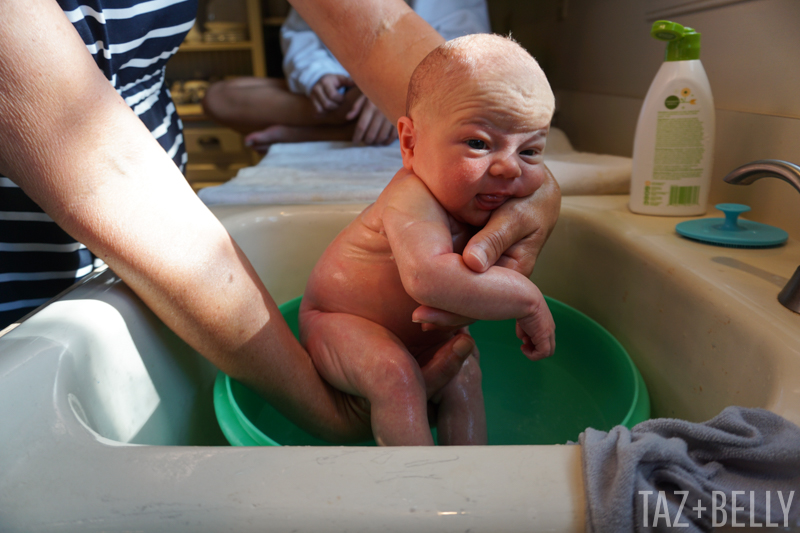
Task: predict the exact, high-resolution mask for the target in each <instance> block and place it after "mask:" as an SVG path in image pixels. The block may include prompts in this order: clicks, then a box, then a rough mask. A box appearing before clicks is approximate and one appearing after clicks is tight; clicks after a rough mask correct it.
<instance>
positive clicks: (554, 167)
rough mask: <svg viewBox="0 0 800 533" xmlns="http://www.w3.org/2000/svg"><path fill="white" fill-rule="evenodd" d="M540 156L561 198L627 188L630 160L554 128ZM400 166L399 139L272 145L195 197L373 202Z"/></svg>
mask: <svg viewBox="0 0 800 533" xmlns="http://www.w3.org/2000/svg"><path fill="white" fill-rule="evenodd" d="M544 160H545V163H546V164H547V167H548V168H549V169H550V171H551V172H552V173H553V175H554V176H555V178H556V181H558V184H559V185H560V186H561V194H562V195H564V196H570V195H571V196H575V195H587V194H591V195H597V194H625V193H627V192H628V186H629V182H630V178H631V159H630V158H628V157H620V156H614V155H603V154H590V153H585V152H577V151H575V149H574V148H573V147H572V145H571V144H570V142H569V140H568V139H567V136H566V135H565V134H564V132H562V131H561V130H559V129H557V128H552V129H551V131H550V134H549V135H548V138H547V149H546V151H545V157H544ZM402 165H403V161H402V158H401V157H400V148H399V145H398V144H397V142H395V143H394V144H392V145H390V146H361V145H355V144H353V143H350V142H339V141H336V142H334V141H329V142H328V141H326V142H309V143H286V144H275V145H273V146H272V147H271V148H270V150H269V153H268V154H267V155H266V156H265V157H264V159H262V160H261V162H259V163H258V165H256V166H253V167H248V168H243V169H241V170H240V171H239V173H238V174H237V175H236V177H235V178H233V179H232V180H231V181H229V182H227V183H225V184H223V185H220V186H217V187H207V188H205V189H202V190H201V191H200V192H199V196H200V198H201V199H202V200H203V202H205V203H206V204H207V205H219V204H314V203H364V202H372V201H374V200H375V199H376V198H377V197H378V195H379V194H380V193H381V191H382V190H383V188H384V187H385V186H386V184H387V183H389V180H391V179H392V176H394V175H395V173H396V172H397V171H398V170H399V169H400V167H401V166H402Z"/></svg>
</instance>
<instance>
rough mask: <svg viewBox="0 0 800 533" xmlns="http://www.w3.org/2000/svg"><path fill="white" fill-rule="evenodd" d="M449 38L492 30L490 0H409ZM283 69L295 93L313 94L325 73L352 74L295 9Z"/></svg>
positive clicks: (284, 39)
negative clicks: (488, 5)
mask: <svg viewBox="0 0 800 533" xmlns="http://www.w3.org/2000/svg"><path fill="white" fill-rule="evenodd" d="M406 2H407V3H408V5H409V6H410V7H411V8H412V9H413V10H414V11H415V12H416V13H417V14H418V15H419V16H420V17H422V18H423V19H424V20H425V21H426V22H427V23H428V24H430V25H431V26H433V29H435V30H436V31H437V32H439V34H440V35H441V36H442V37H444V39H445V40H447V41H449V40H450V39H455V38H456V37H461V36H462V35H470V34H473V33H489V32H490V31H491V27H490V25H489V12H488V8H487V7H486V0H406ZM281 49H282V50H283V73H284V75H285V76H286V81H287V82H288V84H289V89H290V90H291V91H292V92H293V93H298V94H305V95H307V96H308V95H310V94H311V89H312V88H313V87H314V85H316V83H317V82H318V81H319V80H320V78H322V76H324V75H325V74H341V75H344V76H349V74H348V73H347V71H346V70H345V69H344V67H342V65H341V64H340V63H339V62H338V61H337V60H336V58H335V57H333V54H332V53H331V52H330V50H328V48H327V47H326V46H325V45H324V44H323V43H322V41H320V39H319V37H317V35H316V34H315V33H314V32H313V31H312V30H311V28H310V27H309V26H308V24H306V22H305V21H304V20H303V19H302V18H301V17H300V15H298V14H297V11H295V10H294V9H292V10H291V11H290V12H289V16H288V17H287V18H286V22H284V23H283V26H281Z"/></svg>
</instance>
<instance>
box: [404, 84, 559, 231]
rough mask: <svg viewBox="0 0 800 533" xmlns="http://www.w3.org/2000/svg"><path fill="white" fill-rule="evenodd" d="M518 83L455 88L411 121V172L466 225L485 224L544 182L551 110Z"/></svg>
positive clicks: (459, 86) (457, 85)
mask: <svg viewBox="0 0 800 533" xmlns="http://www.w3.org/2000/svg"><path fill="white" fill-rule="evenodd" d="M520 81H521V80H502V79H495V80H492V79H489V80H465V81H463V82H459V83H455V84H454V85H455V88H454V90H452V91H449V92H448V93H447V96H446V97H445V98H444V100H443V101H440V102H437V103H436V105H435V106H433V105H427V104H423V105H422V106H421V108H422V109H421V110H420V113H419V114H418V117H419V118H418V119H415V121H414V125H415V129H416V130H417V139H416V146H415V150H414V163H413V170H414V172H415V173H416V174H417V175H418V176H419V177H420V179H422V181H423V182H425V184H426V185H427V187H428V188H429V189H430V190H431V192H432V193H433V195H434V196H435V197H436V199H437V200H438V201H439V203H440V204H442V206H443V207H444V208H445V209H446V210H447V211H448V212H449V213H450V214H451V215H453V216H454V217H455V218H456V219H457V220H459V221H461V222H465V223H467V224H471V225H474V226H483V225H485V224H486V222H487V221H488V220H489V217H490V216H491V213H492V211H494V210H495V209H497V208H498V207H500V206H501V205H503V204H504V203H505V202H506V201H507V200H509V199H510V198H519V197H523V196H529V195H531V194H533V192H534V191H536V189H538V188H539V187H540V186H541V185H542V183H543V181H544V179H545V168H544V163H543V153H544V148H545V141H546V137H547V132H548V131H549V128H550V118H551V116H552V106H550V105H547V102H542V101H540V100H539V99H537V98H535V97H534V96H533V95H532V94H531V92H530V91H527V90H526V89H524V87H525V85H524V84H520V83H516V82H520ZM524 92H527V94H523V93H524ZM425 106H427V107H425Z"/></svg>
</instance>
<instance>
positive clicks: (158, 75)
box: [0, 0, 198, 329]
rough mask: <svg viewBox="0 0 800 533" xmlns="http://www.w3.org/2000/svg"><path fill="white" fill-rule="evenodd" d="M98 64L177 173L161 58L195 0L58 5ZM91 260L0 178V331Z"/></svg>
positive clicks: (67, 1)
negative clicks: (167, 156)
mask: <svg viewBox="0 0 800 533" xmlns="http://www.w3.org/2000/svg"><path fill="white" fill-rule="evenodd" d="M57 1H58V4H59V5H60V6H61V8H62V9H63V11H64V14H65V15H66V16H67V18H68V19H69V21H70V22H71V23H72V25H73V26H74V27H75V29H76V30H77V32H78V33H79V34H80V36H81V38H82V39H83V42H84V44H86V48H87V49H88V50H89V52H90V53H91V54H92V56H93V57H94V60H95V62H96V63H97V66H98V67H99V68H100V70H102V71H103V73H104V74H105V76H106V78H108V80H109V82H111V84H112V85H113V86H114V88H115V89H116V90H117V92H118V93H119V94H120V96H122V98H124V99H125V102H126V103H127V104H128V105H129V106H130V107H131V109H133V111H134V112H135V113H136V114H137V115H138V116H139V118H140V119H141V120H142V122H144V124H145V125H146V126H147V128H148V129H149V130H150V132H151V133H152V134H153V136H154V137H155V138H156V139H157V140H158V142H159V143H160V144H161V146H162V147H163V148H164V150H165V151H166V152H167V154H169V156H170V157H171V158H172V160H173V161H174V162H175V164H176V165H178V167H179V168H180V169H181V170H182V171H183V170H184V167H185V165H186V150H185V149H184V144H183V134H182V133H181V132H182V128H183V126H182V124H181V121H180V119H179V118H178V115H177V113H176V110H175V105H174V104H173V102H172V98H171V97H170V95H169V92H168V90H167V87H166V82H165V78H164V73H165V68H166V63H167V60H168V59H169V58H170V57H171V56H172V55H173V54H174V53H175V52H176V51H177V50H178V46H179V45H180V43H181V42H182V41H183V38H184V36H185V35H186V33H187V32H188V31H189V30H190V29H191V27H192V25H193V24H194V19H195V16H196V14H197V3H198V0H148V1H142V0H57ZM93 261H94V259H93V256H92V254H91V252H89V250H87V249H86V247H85V246H84V245H82V244H80V243H78V242H76V241H75V239H73V238H72V237H70V236H69V235H67V234H66V232H64V230H62V229H61V228H59V227H58V226H57V225H56V224H55V222H53V220H52V219H51V218H50V217H49V216H48V215H47V214H45V213H44V212H43V211H42V210H41V208H39V206H38V205H36V203H35V202H33V200H31V199H30V198H28V197H27V195H25V193H24V192H22V190H21V189H20V188H19V187H17V186H16V185H15V184H14V181H13V176H11V178H8V177H0V329H2V328H3V327H5V326H6V325H8V324H10V323H12V322H14V321H15V320H17V319H19V318H21V317H22V316H24V315H25V314H27V313H29V312H30V311H32V310H33V309H35V308H36V307H38V306H40V305H42V304H43V303H45V302H47V301H48V300H49V299H50V298H52V297H53V296H55V295H56V294H58V293H59V292H61V291H63V290H64V289H66V288H68V287H69V286H70V285H72V284H73V283H75V282H76V281H77V280H79V279H80V278H81V277H83V276H85V275H87V274H89V273H90V272H91V271H92V270H93V268H94V266H93Z"/></svg>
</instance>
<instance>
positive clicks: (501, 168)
mask: <svg viewBox="0 0 800 533" xmlns="http://www.w3.org/2000/svg"><path fill="white" fill-rule="evenodd" d="M489 173H490V174H491V175H492V176H497V177H498V178H506V179H514V178H518V177H520V175H522V170H521V168H520V166H519V161H517V158H516V154H511V155H507V154H506V155H503V156H500V157H497V158H496V159H495V160H494V161H493V162H492V165H491V166H490V167H489Z"/></svg>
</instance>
